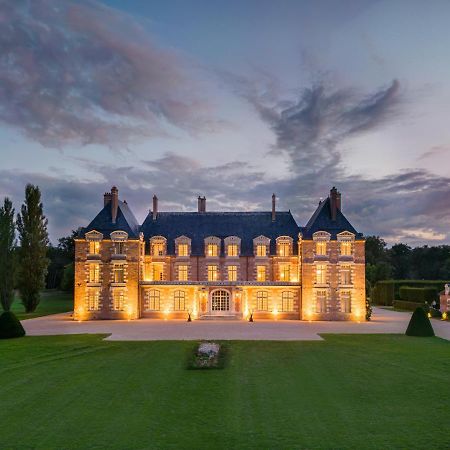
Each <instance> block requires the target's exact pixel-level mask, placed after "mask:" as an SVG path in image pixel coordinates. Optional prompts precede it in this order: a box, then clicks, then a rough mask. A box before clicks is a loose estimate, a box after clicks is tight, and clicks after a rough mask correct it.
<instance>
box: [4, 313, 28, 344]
mask: <svg viewBox="0 0 450 450" xmlns="http://www.w3.org/2000/svg"><path fill="white" fill-rule="evenodd" d="M22 336H25V330H24V329H23V326H22V324H21V323H20V320H19V319H18V318H17V317H16V316H15V315H14V313H12V312H11V311H5V312H4V313H3V314H2V315H1V316H0V339H10V338H16V337H22Z"/></svg>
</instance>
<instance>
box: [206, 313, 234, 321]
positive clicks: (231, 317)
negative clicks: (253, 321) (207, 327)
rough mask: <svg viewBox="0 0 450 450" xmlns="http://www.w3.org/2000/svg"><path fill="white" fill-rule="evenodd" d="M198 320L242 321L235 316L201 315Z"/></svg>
mask: <svg viewBox="0 0 450 450" xmlns="http://www.w3.org/2000/svg"><path fill="white" fill-rule="evenodd" d="M199 320H242V317H241V316H238V315H236V314H223V315H218V314H203V315H202V316H200V317H199Z"/></svg>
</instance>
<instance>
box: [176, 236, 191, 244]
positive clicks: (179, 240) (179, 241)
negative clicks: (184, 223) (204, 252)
mask: <svg viewBox="0 0 450 450" xmlns="http://www.w3.org/2000/svg"><path fill="white" fill-rule="evenodd" d="M190 243H191V238H189V237H187V236H184V235H183V236H178V237H177V238H175V244H177V245H178V244H190Z"/></svg>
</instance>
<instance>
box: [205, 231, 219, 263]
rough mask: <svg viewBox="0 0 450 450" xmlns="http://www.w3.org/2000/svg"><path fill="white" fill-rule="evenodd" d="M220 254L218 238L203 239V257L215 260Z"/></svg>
mask: <svg viewBox="0 0 450 450" xmlns="http://www.w3.org/2000/svg"><path fill="white" fill-rule="evenodd" d="M219 253H220V238H218V237H216V236H209V237H207V238H206V239H205V256H206V257H207V258H216V257H218V256H219Z"/></svg>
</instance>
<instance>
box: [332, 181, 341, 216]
mask: <svg viewBox="0 0 450 450" xmlns="http://www.w3.org/2000/svg"><path fill="white" fill-rule="evenodd" d="M330 209H331V220H333V221H334V220H336V217H337V211H338V210H340V209H341V193H340V192H339V191H338V190H337V189H336V188H335V187H334V186H333V188H332V189H331V191H330Z"/></svg>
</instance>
